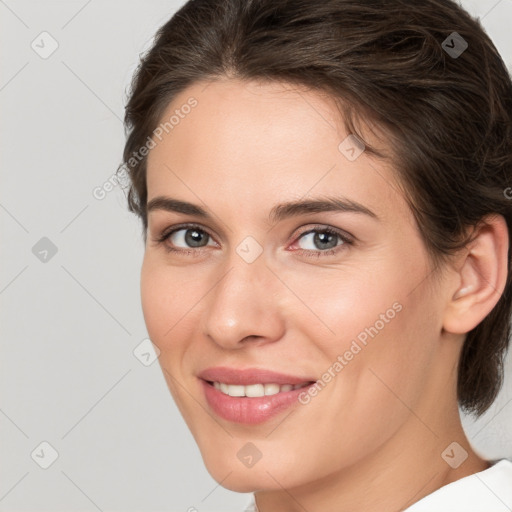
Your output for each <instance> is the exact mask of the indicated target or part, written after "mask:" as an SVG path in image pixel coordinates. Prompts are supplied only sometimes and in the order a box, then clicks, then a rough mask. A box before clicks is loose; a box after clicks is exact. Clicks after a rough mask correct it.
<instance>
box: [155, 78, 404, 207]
mask: <svg viewBox="0 0 512 512" xmlns="http://www.w3.org/2000/svg"><path fill="white" fill-rule="evenodd" d="M192 104H193V105H195V106H193V107H192V108H189V107H188V106H187V105H192ZM171 118H172V121H173V122H172V123H170V122H169V120H171ZM166 122H167V130H165V129H164V130H162V133H161V135H160V137H159V138H157V137H153V140H154V141H155V143H156V146H155V147H154V148H153V149H151V151H150V153H149V156H148V166H147V168H148V176H147V184H148V199H149V200H150V199H151V198H152V197H155V196H157V195H162V194H166V193H168V194H171V193H172V195H173V196H174V197H175V196H176V195H177V194H181V195H182V196H183V198H184V199H185V197H186V200H191V199H192V198H193V197H194V195H196V196H198V197H205V198H206V197H208V198H212V197H213V196H216V197H222V198H223V199H226V198H230V201H231V202H232V204H233V205H235V206H236V204H237V202H238V204H239V205H240V204H245V205H246V209H247V208H250V207H251V205H253V204H255V203H256V201H255V199H258V201H257V202H258V207H261V206H262V205H263V203H266V202H267V200H268V203H269V209H270V206H271V205H272V204H273V203H276V202H277V200H283V199H297V198H302V197H304V196H318V195H322V194H323V195H325V194H329V195H332V194H333V193H336V192H338V193H339V194H341V195H343V196H345V197H349V198H350V199H353V200H355V201H359V202H366V203H368V204H372V205H373V206H374V208H372V209H374V210H382V209H383V207H385V204H384V205H383V203H386V200H387V201H388V202H389V203H390V206H393V205H395V206H398V204H397V201H396V195H397V190H398V189H397V187H396V183H395V176H394V172H393V170H392V169H391V166H390V165H389V163H387V164H386V165H385V164H384V162H383V161H378V160H376V159H374V158H371V157H369V156H368V155H367V154H365V153H364V152H363V153H362V154H361V155H360V156H359V157H357V153H358V151H359V150H360V149H361V148H358V147H357V146H356V147H355V152H354V151H352V152H351V153H348V154H347V153H346V149H347V147H349V146H350V145H351V142H352V139H351V138H350V137H351V135H350V134H349V133H347V132H346V131H345V129H344V126H343V123H342V120H341V117H340V114H339V112H338V110H337V109H336V105H335V103H334V101H333V100H332V99H331V98H329V97H328V96H327V95H326V94H322V93H320V92H317V91H311V90H307V89H305V88H298V87H296V86H290V85H288V84H282V83H269V82H265V83H264V82H258V83H257V82H242V81H235V80H220V81H214V82H202V83H196V84H194V85H192V86H190V87H189V88H187V89H186V90H184V91H182V92H181V93H180V94H179V95H178V96H176V97H175V98H174V101H173V102H172V103H171V104H170V105H169V106H168V107H167V109H166V111H165V112H164V114H163V115H162V117H161V124H160V126H163V127H164V128H165V124H164V123H166ZM171 126H172V127H171ZM349 136H350V137H349ZM369 136H371V134H370V133H369V132H368V133H365V138H366V137H369ZM347 137H348V138H347ZM160 139H161V140H160ZM367 140H369V139H367ZM370 143H371V144H375V145H378V144H379V142H377V139H376V138H375V137H374V138H373V139H372V140H370ZM340 144H341V146H340ZM380 144H381V143H380ZM352 145H353V144H352ZM349 149H350V147H349ZM354 156H356V157H357V158H355V159H354V158H353V157H354ZM348 157H351V158H348ZM196 199H197V197H196ZM401 206H404V204H403V203H402V205H401Z"/></svg>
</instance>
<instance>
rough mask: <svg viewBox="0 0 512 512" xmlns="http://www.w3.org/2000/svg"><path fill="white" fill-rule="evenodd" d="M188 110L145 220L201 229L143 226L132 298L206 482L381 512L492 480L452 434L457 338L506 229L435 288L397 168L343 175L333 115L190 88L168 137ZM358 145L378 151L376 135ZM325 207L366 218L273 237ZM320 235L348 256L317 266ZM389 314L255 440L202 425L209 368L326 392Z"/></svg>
mask: <svg viewBox="0 0 512 512" xmlns="http://www.w3.org/2000/svg"><path fill="white" fill-rule="evenodd" d="M190 96H193V97H195V98H196V99H197V101H198V105H197V106H196V107H195V108H194V109H193V110H192V111H191V112H190V113H189V114H188V115H187V116H184V118H183V119H181V120H180V122H179V124H178V125H177V126H175V127H174V129H173V130H172V131H170V132H169V134H167V135H166V136H164V137H163V138H162V141H158V140H156V139H155V141H156V142H157V144H156V146H155V147H154V148H153V149H152V150H151V151H150V154H149V156H148V171H147V185H148V202H149V201H151V200H152V199H154V198H155V197H157V196H170V197H173V198H175V199H179V200H181V201H187V202H190V203H194V204H196V205H199V206H201V207H203V208H204V209H205V210H206V211H207V212H208V213H209V214H210V215H211V218H209V219H204V218H200V217H197V216H194V215H190V214H182V213H176V212H170V211H165V210H162V209H157V210H153V211H151V212H150V213H149V217H148V233H147V241H146V249H145V257H144V261H143V266H142V273H141V293H142V306H143V312H144V317H145V321H146V325H147V328H148V333H149V335H150V338H151V340H152V341H153V342H154V343H155V345H156V346H157V347H158V348H159V349H160V351H161V354H160V357H159V362H160V365H161V368H162V371H163V374H164V376H165V378H166V381H167V383H168V386H169V389H170V391H171V394H172V396H173V398H174V400H175V401H176V404H177V406H178V407H179V409H180V411H181V413H182V415H183V417H184V419H185V421H186V423H187V425H188V427H189V428H190V430H191V432H192V434H193V436H194V438H195V440H196V442H197V444H198V446H199V449H200V451H201V454H202V457H203V459H204V462H205V465H206V467H207V469H208V471H209V473H210V474H211V475H212V477H213V478H214V479H216V480H217V481H218V482H221V483H222V485H223V486H224V487H226V488H228V489H231V490H234V491H238V492H252V491H256V502H257V505H258V507H259V509H260V511H261V512H270V511H275V510H280V511H299V510H300V511H303V510H304V509H306V510H308V511H311V512H313V511H320V510H321V511H323V512H326V511H337V512H343V511H349V510H350V511H351V512H357V511H365V510H370V509H371V508H374V509H378V510H380V511H382V512H385V511H395V510H401V509H403V508H405V507H406V506H409V505H411V504H412V503H414V502H416V501H418V500H419V499H421V498H422V497H424V496H426V495H428V494H430V493H431V492H433V491H435V490H436V489H438V488H439V487H441V486H443V485H446V484H448V483H450V482H452V481H455V480H458V479H459V478H462V477H464V476H467V475H469V474H472V473H475V472H477V471H482V470H484V469H486V468H487V467H489V464H488V462H487V461H485V460H483V459H481V458H479V457H478V456H477V455H476V454H475V453H474V452H473V450H472V449H471V447H470V445H469V443H468V440H467V439H466V436H465V434H464V431H463V429H462V426H461V422H460V417H459V413H458V409H457V399H456V377H457V374H456V365H457V361H458V357H459V354H460V350H461V347H462V344H463V341H464V338H465V333H467V332H469V331H470V330H471V329H472V328H473V327H475V326H476V325H478V323H480V322H481V320H482V319H483V318H484V317H485V316H486V315H487V314H488V313H489V312H490V311H491V310H492V308H493V307H494V305H495V304H496V302H497V301H498V299H499V297H500V295H501V293H502V291H503V289H504V285H505V279H506V251H507V248H508V237H507V230H506V224H505V222H504V220H503V218H502V217H500V216H495V217H489V218H487V219H485V220H486V223H485V224H483V225H482V227H481V228H479V230H478V232H477V236H476V238H475V240H474V241H473V242H472V244H471V245H470V246H468V248H467V250H463V251H461V252H460V253H459V255H457V257H456V258H454V259H453V262H452V263H451V264H449V265H446V266H445V267H442V268H440V269H438V270H437V271H436V272H433V269H432V265H431V263H430V261H429V259H428V257H427V252H426V249H425V245H424V242H423V240H422V239H421V237H420V234H419V231H418V228H417V226H416V224H415V221H414V218H413V216H412V212H411V211H410V209H409V207H408V205H407V203H406V201H405V199H404V196H403V194H402V193H401V192H400V191H399V188H398V187H397V186H396V180H395V175H394V171H393V167H392V160H378V159H376V158H374V157H372V156H371V155H370V154H369V153H368V152H363V153H362V154H361V155H360V156H359V157H358V158H357V159H356V160H354V161H349V160H348V159H347V158H345V156H344V155H343V154H342V153H341V152H340V151H339V149H338V145H339V144H340V142H341V141H343V140H344V139H345V137H346V136H347V135H348V134H347V133H346V132H344V129H343V127H342V123H341V121H340V119H339V114H338V112H337V110H336V109H335V106H334V104H333V102H332V101H331V100H330V99H329V98H328V97H326V96H325V95H323V94H320V93H319V92H314V91H307V90H306V89H298V88H297V87H295V88H293V87H292V86H290V85H286V84H277V83H274V84H270V83H256V82H241V81H237V80H234V79H222V80H218V81H214V82H208V83H206V82H205V83H196V84H194V85H192V86H190V87H189V88H188V89H186V90H185V91H183V92H182V93H181V94H180V95H179V96H177V97H176V98H175V99H174V101H173V102H172V104H170V105H169V106H168V109H167V111H166V113H165V114H164V115H163V116H162V119H163V120H164V119H168V118H169V116H170V115H171V114H172V112H173V111H174V110H175V109H176V108H179V107H180V105H183V104H185V103H186V101H187V99H188V98H189V97H190ZM364 137H365V139H366V140H367V142H369V143H370V144H374V145H375V146H376V147H379V148H381V149H384V150H386V146H385V138H384V137H383V136H382V133H380V132H379V131H378V130H377V129H376V128H375V127H374V129H373V131H372V130H370V129H369V128H368V127H366V129H365V133H364ZM333 195H336V196H343V197H344V198H345V199H349V200H352V201H357V202H358V203H361V204H362V205H364V206H365V207H367V208H368V209H370V210H371V211H373V212H374V213H375V214H376V216H377V217H378V218H377V219H376V218H373V217H371V216H368V215H365V214H362V213H358V212H320V213H308V214H301V215H299V216H294V217H289V218H285V219H282V220H280V221H278V222H270V221H269V219H268V215H269V212H270V211H271V209H272V208H273V207H274V206H275V205H277V204H279V203H284V202H287V201H294V200H298V199H313V198H323V197H325V196H333ZM185 222H187V223H188V222H190V223H194V224H195V225H198V226H199V227H200V228H202V229H203V230H204V231H205V232H206V233H207V234H204V235H203V244H207V245H204V246H203V247H200V248H197V247H190V245H187V243H186V242H185V239H184V236H183V235H184V234H185V233H186V231H180V232H179V233H178V234H175V235H174V236H173V237H172V238H170V239H167V240H166V241H164V242H158V241H157V240H158V238H159V237H160V236H161V235H162V233H163V232H165V231H166V230H168V229H169V228H171V227H172V226H177V225H179V224H180V223H185ZM326 226H331V227H332V228H335V229H337V230H339V231H341V232H342V233H347V234H350V235H351V236H352V237H353V243H352V244H347V243H345V244H341V245H338V246H337V247H336V248H337V249H338V252H337V253H335V254H328V255H324V254H321V253H322V252H325V251H326V249H325V248H324V246H323V245H318V244H317V245H315V243H314V239H313V235H304V236H302V238H301V235H303V233H307V232H308V231H310V230H311V229H313V228H317V229H318V231H319V232H320V233H321V231H322V228H325V227H326ZM177 229H178V228H177ZM179 235H182V236H179ZM208 235H211V236H208ZM247 236H252V237H253V238H254V239H255V240H256V241H257V242H258V243H259V244H260V246H261V247H262V249H263V253H262V254H261V255H260V256H259V257H258V258H257V259H256V260H255V261H254V262H252V263H247V262H246V261H245V260H244V259H242V258H241V257H240V256H239V254H238V253H237V252H236V249H237V246H238V245H239V244H240V243H241V242H242V240H244V239H245V237H247ZM334 240H335V242H334V243H335V244H336V242H337V243H338V244H340V243H341V240H340V239H338V238H336V237H335V238H334ZM169 247H174V248H176V249H182V250H183V251H187V249H188V251H189V253H186V252H182V253H176V252H169V251H168V249H167V248H169ZM308 254H309V255H310V257H308ZM394 303H399V304H400V305H401V306H402V309H401V311H400V312H398V313H397V314H396V315H395V317H394V318H393V319H392V320H390V321H388V322H387V323H386V324H385V327H384V328H382V329H381V330H379V332H378V334H377V335H376V336H375V337H374V338H370V339H369V341H368V343H367V345H366V346H365V347H364V348H363V349H362V350H361V351H360V352H359V353H358V354H357V356H355V357H354V358H353V359H352V360H351V361H350V362H348V364H347V365H346V366H345V367H344V368H343V370H342V371H340V372H339V373H337V374H336V376H335V377H334V378H332V380H331V381H330V382H329V383H328V384H327V385H326V386H325V388H324V389H322V390H321V392H319V393H318V395H317V396H315V397H314V398H312V399H311V401H310V402H309V403H308V404H307V405H300V404H297V405H295V406H293V408H292V409H289V410H287V411H285V412H284V413H282V414H279V415H278V416H277V417H275V418H272V419H271V420H269V421H267V422H265V423H262V424H259V425H252V426H249V425H241V424H237V423H233V422H228V421H225V420H223V419H222V418H219V417H217V416H216V415H215V414H214V413H213V411H212V410H211V409H210V408H209V406H208V404H207V402H206V400H205V398H204V396H203V392H202V387H201V385H200V381H199V379H198V377H197V374H198V373H199V372H200V371H201V370H203V369H205V368H207V367H210V366H234V367H238V368H247V367H258V368H268V369H271V370H274V371H278V372H282V373H288V374H292V375H299V376H301V377H309V376H314V378H318V379H320V378H321V377H322V375H323V374H324V372H326V371H327V369H328V368H329V367H332V365H333V363H334V362H335V361H336V360H337V357H338V355H340V354H344V353H345V351H346V350H348V348H349V347H350V344H351V343H352V340H354V339H355V338H356V337H357V335H358V334H359V333H360V332H361V331H363V330H364V329H365V328H367V327H369V326H373V325H374V324H375V323H376V321H377V320H378V319H379V318H380V316H379V315H381V314H383V313H385V312H386V310H388V309H389V308H392V305H393V304H394ZM290 411H292V412H291V414H290ZM320 418H321V420H320ZM247 442H251V443H253V444H254V445H255V446H256V447H257V448H258V450H259V451H260V452H261V454H262V457H261V459H260V460H259V461H258V462H257V463H256V464H255V465H254V466H252V467H250V468H248V467H246V466H245V465H244V464H242V463H241V462H240V460H239V459H238V457H237V452H238V451H239V450H240V449H241V448H242V447H243V446H244V445H245V444H246V443H247ZM453 442H457V443H459V445H461V446H462V447H463V448H464V449H465V450H466V451H467V453H468V458H467V459H466V460H465V461H464V462H463V463H462V464H461V465H460V466H459V467H458V468H457V469H452V468H451V467H450V466H449V465H448V464H447V462H445V460H444V459H443V458H442V457H441V453H442V452H443V451H444V450H445V449H446V448H447V447H448V446H449V445H450V444H451V443H453Z"/></svg>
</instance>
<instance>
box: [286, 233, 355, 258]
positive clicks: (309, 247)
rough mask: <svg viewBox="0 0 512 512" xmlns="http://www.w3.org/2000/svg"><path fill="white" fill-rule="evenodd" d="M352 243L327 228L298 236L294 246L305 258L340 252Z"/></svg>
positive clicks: (342, 235) (340, 234)
mask: <svg viewBox="0 0 512 512" xmlns="http://www.w3.org/2000/svg"><path fill="white" fill-rule="evenodd" d="M352 243H353V242H352V240H351V239H350V238H349V237H348V236H347V235H344V234H342V233H341V232H339V231H337V230H335V229H333V228H331V227H328V226H324V227H317V228H315V229H310V230H309V231H306V232H305V233H302V235H300V236H299V238H298V239H297V241H296V242H295V243H294V245H296V246H297V249H298V250H299V251H300V252H301V253H303V254H304V255H307V256H327V255H331V254H335V253H337V252H338V251H339V250H342V247H340V246H344V245H351V244H352Z"/></svg>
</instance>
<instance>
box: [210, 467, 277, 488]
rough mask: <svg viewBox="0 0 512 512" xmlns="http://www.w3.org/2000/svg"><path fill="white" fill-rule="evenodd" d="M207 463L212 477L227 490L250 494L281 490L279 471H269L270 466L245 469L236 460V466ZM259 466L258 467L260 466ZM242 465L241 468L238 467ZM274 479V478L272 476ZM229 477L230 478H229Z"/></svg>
mask: <svg viewBox="0 0 512 512" xmlns="http://www.w3.org/2000/svg"><path fill="white" fill-rule="evenodd" d="M204 462H205V466H206V469H207V471H208V473H209V474H210V476H211V477H212V478H213V479H214V480H215V481H216V482H217V483H218V484H219V485H222V487H224V488H225V489H228V490H230V491H233V492H239V493H250V492H255V491H261V490H275V489H280V487H279V485H278V484H277V483H276V480H278V481H280V480H281V479H280V476H279V471H277V470H274V471H273V470H272V469H271V468H270V469H269V468H268V466H263V464H261V462H260V463H259V464H261V466H259V468H257V467H256V466H254V467H252V468H245V467H243V466H242V464H241V463H240V461H239V460H238V459H236V462H235V464H233V463H228V462H227V461H223V463H222V464H219V462H218V461H215V462H211V461H210V462H207V461H204ZM259 464H257V465H259ZM238 465H240V466H241V467H237V466H238ZM267 470H268V473H267ZM269 473H270V475H272V476H273V477H274V478H276V480H274V478H272V477H271V476H270V475H269ZM228 475H229V476H228Z"/></svg>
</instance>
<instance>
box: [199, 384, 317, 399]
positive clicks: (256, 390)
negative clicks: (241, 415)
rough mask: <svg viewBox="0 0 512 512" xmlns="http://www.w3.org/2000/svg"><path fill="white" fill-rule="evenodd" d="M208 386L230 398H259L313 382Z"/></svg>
mask: <svg viewBox="0 0 512 512" xmlns="http://www.w3.org/2000/svg"><path fill="white" fill-rule="evenodd" d="M205 382H206V383H207V384H209V385H210V386H213V387H214V388H215V389H217V390H218V391H220V392H221V393H223V394H225V395H228V396H232V397H248V398H260V397H263V396H272V395H277V394H278V393H286V392H288V391H294V390H296V389H300V388H303V387H307V386H310V385H311V384H314V381H308V382H303V383H301V384H275V383H265V384H263V383H261V384H249V385H242V384H226V383H224V382H217V381H205Z"/></svg>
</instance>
